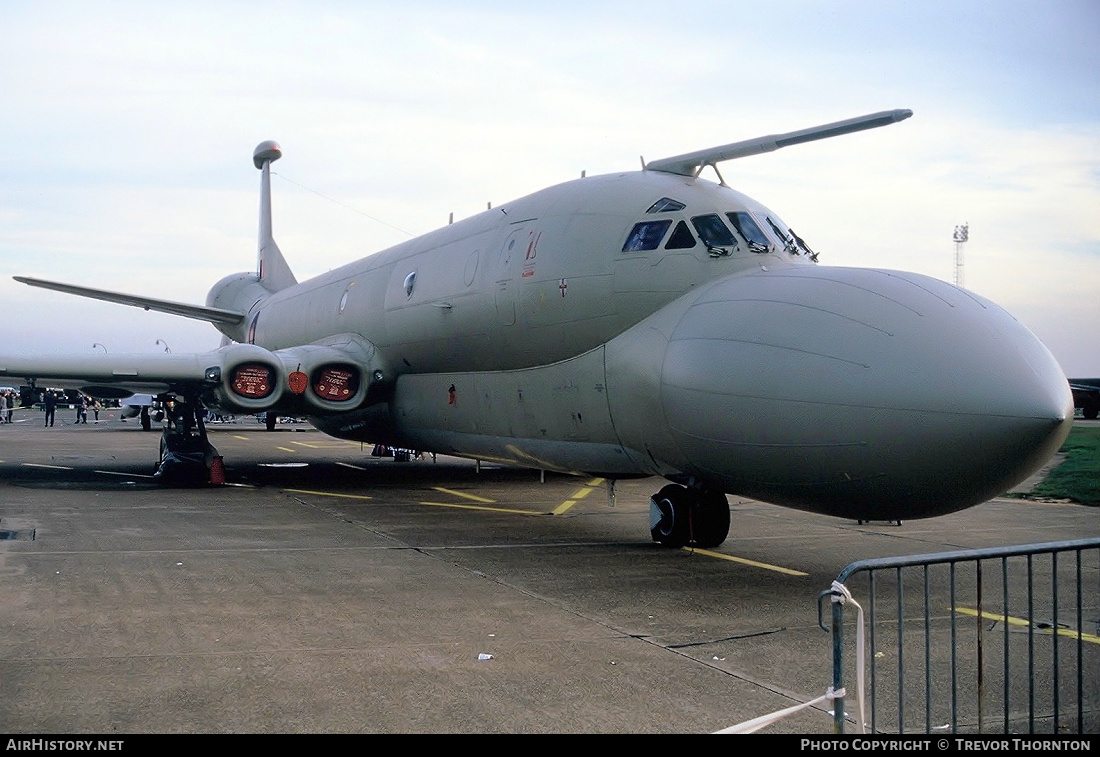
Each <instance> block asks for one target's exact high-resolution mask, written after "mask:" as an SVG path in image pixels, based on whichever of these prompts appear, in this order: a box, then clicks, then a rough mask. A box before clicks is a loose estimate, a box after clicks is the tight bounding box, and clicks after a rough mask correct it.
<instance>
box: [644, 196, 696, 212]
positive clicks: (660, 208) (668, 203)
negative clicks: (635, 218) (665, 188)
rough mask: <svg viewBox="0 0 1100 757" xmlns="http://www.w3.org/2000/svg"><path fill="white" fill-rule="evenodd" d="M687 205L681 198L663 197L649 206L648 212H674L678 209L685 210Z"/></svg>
mask: <svg viewBox="0 0 1100 757" xmlns="http://www.w3.org/2000/svg"><path fill="white" fill-rule="evenodd" d="M685 207H687V206H686V205H684V203H682V202H680V201H679V200H673V199H672V198H671V197H662V198H661V199H659V200H657V202H655V203H653V204H652V205H650V206H649V210H647V211H646V213H672V212H673V211H676V210H683V209H684V208H685Z"/></svg>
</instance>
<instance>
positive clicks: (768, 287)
mask: <svg viewBox="0 0 1100 757" xmlns="http://www.w3.org/2000/svg"><path fill="white" fill-rule="evenodd" d="M661 398H662V400H661V401H662V405H663V409H664V412H665V417H666V418H667V419H668V425H669V431H670V435H671V437H672V438H673V439H674V440H675V443H676V445H677V446H678V448H679V452H680V453H681V454H682V458H683V459H684V460H686V461H688V462H687V465H688V466H690V467H691V468H692V470H691V471H689V472H690V473H692V474H693V475H697V476H699V477H700V478H703V479H704V480H709V481H711V482H713V483H714V484H715V485H720V486H722V487H723V488H724V489H726V490H727V491H731V492H739V493H742V494H746V495H748V496H754V497H758V498H760V499H764V500H767V501H771V502H776V503H778V504H785V505H789V506H793V507H800V508H804V509H810V510H816V511H821V512H828V513H830V514H836V515H845V516H849V517H862V518H890V519H893V518H914V517H923V516H928V515H935V514H940V513H944V512H950V511H953V510H957V509H960V508H962V507H967V506H970V505H973V504H976V503H978V502H981V501H984V500H986V499H988V498H990V497H993V496H996V495H998V494H1000V493H1002V492H1004V491H1005V490H1007V489H1008V488H1010V487H1011V486H1012V485H1014V484H1015V483H1017V482H1019V481H1020V480H1022V479H1023V478H1026V477H1027V476H1028V475H1029V474H1030V473H1032V472H1033V471H1034V470H1036V469H1037V468H1038V467H1040V466H1041V465H1042V464H1043V463H1044V462H1045V461H1046V460H1047V459H1048V458H1049V457H1050V456H1051V455H1052V454H1053V453H1054V452H1055V451H1056V450H1057V448H1058V447H1059V446H1060V444H1061V442H1062V441H1063V440H1064V438H1065V436H1066V434H1068V430H1069V425H1070V424H1071V423H1072V420H1071V419H1072V414H1073V410H1072V398H1071V396H1070V392H1069V387H1068V384H1067V382H1066V379H1065V376H1064V375H1063V374H1062V372H1061V369H1060V368H1059V367H1058V365H1057V363H1056V362H1055V360H1054V358H1053V357H1052V356H1051V354H1050V352H1049V351H1048V350H1047V349H1046V348H1045V347H1044V346H1043V345H1042V343H1041V342H1039V340H1038V339H1037V338H1036V337H1035V336H1034V335H1033V334H1031V332H1029V331H1028V330H1027V329H1026V328H1025V327H1023V326H1022V325H1021V324H1019V323H1018V322H1017V321H1016V320H1015V319H1013V318H1012V317H1011V316H1010V315H1008V314H1007V313H1006V312H1005V311H1004V310H1002V309H1001V308H999V307H997V306H996V305H994V304H993V303H991V302H989V301H987V300H985V299H983V298H980V297H978V296H976V295H974V294H972V293H970V292H966V291H964V290H961V289H958V288H956V287H953V286H950V285H948V284H945V283H943V282H940V281H937V280H935V279H931V278H928V277H924V276H920V275H917V274H910V273H901V272H894V271H880V270H869V269H855V268H825V267H821V268H816V267H815V268H809V267H806V268H797V269H790V270H786V271H777V272H770V273H769V272H763V271H761V272H759V273H754V274H750V275H742V276H735V277H730V278H727V279H724V280H721V281H718V282H715V284H713V285H712V286H710V287H708V288H707V289H706V290H705V291H703V292H701V293H700V296H699V297H698V298H697V299H696V300H695V302H694V303H693V304H692V305H691V307H690V308H688V309H687V311H686V312H685V313H684V315H683V317H682V318H681V319H680V320H679V322H678V323H677V325H676V327H675V329H674V330H673V331H672V333H671V334H670V336H669V340H668V346H667V350H666V352H665V356H664V365H663V368H662V374H661Z"/></svg>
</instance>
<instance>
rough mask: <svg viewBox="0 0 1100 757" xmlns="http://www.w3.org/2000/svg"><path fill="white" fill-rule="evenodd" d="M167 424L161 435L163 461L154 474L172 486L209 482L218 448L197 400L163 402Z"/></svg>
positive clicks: (161, 459)
mask: <svg viewBox="0 0 1100 757" xmlns="http://www.w3.org/2000/svg"><path fill="white" fill-rule="evenodd" d="M164 405H165V408H166V409H167V416H168V417H167V421H168V422H167V423H165V424H164V433H163V434H162V435H161V437H160V461H159V462H158V463H157V469H156V472H155V473H154V474H153V477H154V478H155V479H157V480H158V481H160V482H161V483H165V484H170V485H173V486H202V485H205V484H208V483H210V466H211V465H212V464H213V462H214V458H215V456H216V455H217V454H218V451H217V450H216V449H214V447H213V445H211V444H210V441H209V440H208V439H207V438H206V426H205V425H204V424H203V422H202V416H203V409H202V405H200V404H199V402H198V400H197V399H175V400H171V401H168V402H165V403H164Z"/></svg>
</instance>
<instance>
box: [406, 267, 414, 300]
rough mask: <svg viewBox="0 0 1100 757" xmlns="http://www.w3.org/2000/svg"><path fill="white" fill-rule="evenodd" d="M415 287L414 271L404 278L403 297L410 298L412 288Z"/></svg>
mask: <svg viewBox="0 0 1100 757" xmlns="http://www.w3.org/2000/svg"><path fill="white" fill-rule="evenodd" d="M415 285H416V271H413V272H412V273H410V274H409V275H408V276H406V277H405V296H406V297H412V294H413V286H415Z"/></svg>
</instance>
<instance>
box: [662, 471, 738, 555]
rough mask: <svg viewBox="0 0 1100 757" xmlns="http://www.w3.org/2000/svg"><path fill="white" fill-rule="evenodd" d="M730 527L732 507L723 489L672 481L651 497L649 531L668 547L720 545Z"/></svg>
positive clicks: (705, 547)
mask: <svg viewBox="0 0 1100 757" xmlns="http://www.w3.org/2000/svg"><path fill="white" fill-rule="evenodd" d="M729 531H730V508H729V504H728V503H727V502H726V495H725V494H723V493H722V492H720V491H714V490H712V489H694V488H688V487H686V486H680V485H679V484H669V485H668V486H666V487H665V488H663V489H661V491H659V492H657V493H656V494H654V495H653V496H652V497H651V498H650V500H649V533H650V535H652V536H653V541H655V542H659V543H660V544H662V545H664V546H666V547H684V546H688V545H691V546H694V547H701V548H703V549H707V548H710V547H717V546H718V545H719V544H721V543H722V542H724V541H725V540H726V536H727V535H729Z"/></svg>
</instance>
